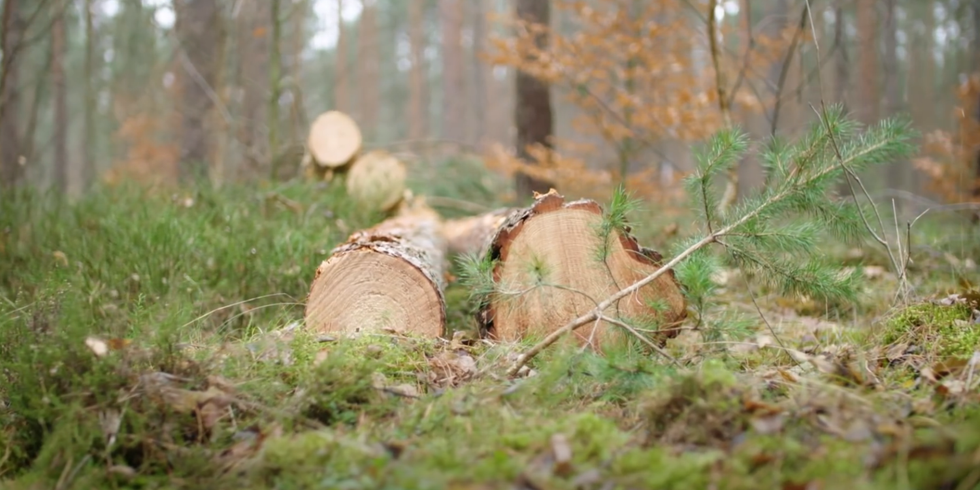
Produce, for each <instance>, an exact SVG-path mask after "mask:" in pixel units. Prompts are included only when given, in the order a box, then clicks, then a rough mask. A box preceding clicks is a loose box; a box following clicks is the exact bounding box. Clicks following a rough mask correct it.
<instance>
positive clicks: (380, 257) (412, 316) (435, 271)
mask: <svg viewBox="0 0 980 490" xmlns="http://www.w3.org/2000/svg"><path fill="white" fill-rule="evenodd" d="M440 223H441V220H440V218H439V215H438V214H436V213H435V212H434V211H432V210H431V209H428V208H427V207H425V206H424V205H422V206H415V207H414V208H413V209H408V208H406V209H404V210H403V212H402V213H400V214H399V215H398V216H396V217H394V218H391V219H388V220H386V221H383V222H381V223H380V224H378V225H377V226H375V227H373V228H370V229H367V230H363V231H359V232H357V233H354V234H353V235H351V237H350V238H349V239H348V240H347V242H346V243H344V244H343V245H340V246H339V247H337V248H335V249H333V251H331V255H330V258H328V259H327V260H325V261H324V262H323V263H321V264H320V266H319V267H318V268H317V270H316V275H315V277H314V279H313V284H312V286H311V288H310V295H309V297H308V298H307V302H306V327H307V328H310V329H312V330H314V331H316V332H321V333H334V332H336V333H341V334H348V335H350V334H357V333H363V332H378V331H382V330H392V331H395V332H397V333H402V334H415V335H422V336H426V337H441V336H443V335H444V334H445V328H446V303H445V299H444V297H443V289H444V287H445V286H444V277H443V275H444V273H445V257H446V242H445V240H444V239H443V238H442V236H441V235H440V233H439V229H440Z"/></svg>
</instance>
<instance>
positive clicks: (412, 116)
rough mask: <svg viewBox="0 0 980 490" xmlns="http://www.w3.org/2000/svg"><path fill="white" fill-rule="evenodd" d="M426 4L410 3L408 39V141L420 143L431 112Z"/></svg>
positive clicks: (427, 126)
mask: <svg viewBox="0 0 980 490" xmlns="http://www.w3.org/2000/svg"><path fill="white" fill-rule="evenodd" d="M424 9H425V3H424V2H408V37H409V44H410V45H411V46H410V49H411V60H412V67H411V68H410V71H409V73H408V110H407V113H408V139H410V140H412V141H418V140H420V139H422V138H424V137H425V135H426V134H427V133H428V128H429V125H428V122H429V112H428V111H427V110H425V99H426V96H425V86H426V83H425V80H426V77H425V59H424V58H423V53H424V52H425V44H426V43H425V32H424V30H423V26H422V23H423V20H424V18H425V10H424Z"/></svg>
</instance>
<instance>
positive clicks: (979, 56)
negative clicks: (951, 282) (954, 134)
mask: <svg viewBox="0 0 980 490" xmlns="http://www.w3.org/2000/svg"><path fill="white" fill-rule="evenodd" d="M973 70H974V71H977V70H980V0H974V1H973ZM973 114H974V117H976V118H977V120H978V121H980V99H978V100H977V106H976V107H975V108H974V111H973ZM973 177H974V182H973V185H972V194H973V197H974V200H976V199H977V198H980V149H977V156H976V163H975V164H974V175H973ZM973 220H974V222H976V221H980V214H978V213H974V215H973Z"/></svg>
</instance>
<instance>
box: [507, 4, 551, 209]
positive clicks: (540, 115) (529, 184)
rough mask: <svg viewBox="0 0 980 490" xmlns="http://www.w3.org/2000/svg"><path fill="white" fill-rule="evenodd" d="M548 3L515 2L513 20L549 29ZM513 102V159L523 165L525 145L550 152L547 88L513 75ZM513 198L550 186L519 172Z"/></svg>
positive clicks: (543, 41)
mask: <svg viewBox="0 0 980 490" xmlns="http://www.w3.org/2000/svg"><path fill="white" fill-rule="evenodd" d="M549 4H550V1H548V0H517V18H518V19H520V20H521V21H524V22H532V23H538V24H543V25H545V26H548V25H550V18H551V12H550V10H551V9H550V6H549ZM535 41H536V43H537V46H538V48H539V49H542V50H544V49H547V47H548V43H549V36H548V34H547V31H545V33H543V34H541V35H539V36H538V37H537V39H536V40H535ZM516 91H517V101H516V103H515V107H514V124H515V125H516V126H517V157H518V158H520V159H522V160H524V161H525V162H526V163H531V162H532V160H531V155H530V153H528V151H527V148H528V146H529V145H543V146H545V147H547V148H553V142H552V135H553V133H554V121H553V120H552V110H551V91H550V90H549V87H548V84H546V83H544V82H542V81H540V80H538V79H537V78H534V77H532V76H531V75H528V74H526V73H524V72H523V71H521V70H518V71H517V82H516ZM516 179H517V181H516V186H517V197H518V199H521V200H524V199H528V198H530V197H531V195H532V193H533V192H547V191H548V189H549V188H550V187H551V184H550V183H548V182H545V181H543V180H540V179H535V178H533V177H531V176H529V175H527V174H525V173H523V172H518V174H517V176H516Z"/></svg>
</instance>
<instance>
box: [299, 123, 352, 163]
mask: <svg viewBox="0 0 980 490" xmlns="http://www.w3.org/2000/svg"><path fill="white" fill-rule="evenodd" d="M306 148H307V149H308V150H309V152H310V155H311V156H312V157H313V161H314V162H316V164H317V165H319V166H321V167H327V168H336V167H343V166H344V165H347V164H348V163H350V162H351V160H353V159H354V157H355V156H357V153H358V152H359V151H361V130H360V128H358V127H357V123H356V122H354V120H353V119H351V118H350V116H348V115H347V114H344V113H343V112H339V111H329V112H324V113H323V114H320V115H319V116H317V118H316V119H315V120H314V121H313V124H312V125H310V134H309V136H308V137H307V139H306Z"/></svg>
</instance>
